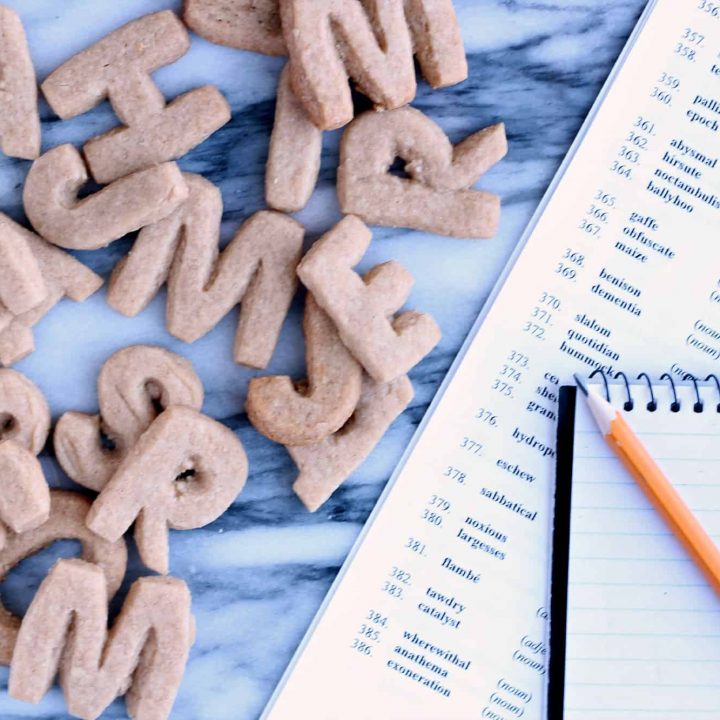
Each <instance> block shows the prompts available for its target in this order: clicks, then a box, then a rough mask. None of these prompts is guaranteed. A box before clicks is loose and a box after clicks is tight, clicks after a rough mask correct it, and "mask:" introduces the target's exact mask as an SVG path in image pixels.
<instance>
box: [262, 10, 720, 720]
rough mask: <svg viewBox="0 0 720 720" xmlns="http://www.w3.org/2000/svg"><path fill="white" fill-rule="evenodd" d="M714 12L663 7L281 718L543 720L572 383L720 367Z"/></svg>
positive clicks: (369, 537) (372, 530)
mask: <svg viewBox="0 0 720 720" xmlns="http://www.w3.org/2000/svg"><path fill="white" fill-rule="evenodd" d="M716 7H717V4H712V3H707V2H704V1H703V0H657V1H656V2H651V3H650V4H649V6H648V11H647V12H646V15H645V16H644V18H643V20H642V22H641V24H640V26H639V27H638V30H637V32H636V34H635V35H634V36H633V38H632V39H631V42H630V44H629V46H628V48H627V50H626V52H625V53H624V54H623V56H622V58H621V60H620V62H619V64H618V66H617V68H616V70H615V71H614V74H613V75H612V76H611V79H610V81H609V83H608V85H607V86H606V89H605V90H604V92H603V94H602V95H601V97H600V99H599V101H598V103H597V104H596V107H595V108H594V110H593V112H592V114H591V116H590V118H589V120H588V122H587V123H586V126H585V127H584V129H583V131H582V132H581V136H580V138H579V140H578V142H577V143H576V145H575V146H574V147H573V150H572V151H571V153H570V155H569V157H568V159H567V161H566V163H565V164H564V166H563V168H562V170H561V172H560V174H559V176H558V178H557V180H556V182H555V184H554V185H553V187H552V188H551V191H550V193H549V194H548V196H547V197H546V199H545V201H544V203H543V205H542V207H541V208H540V211H539V213H538V214H537V215H536V218H535V219H534V221H533V223H532V224H531V227H530V228H529V230H528V233H527V234H526V236H525V238H524V240H523V242H522V244H521V248H520V249H519V251H518V254H517V255H516V257H515V259H514V262H513V263H512V264H511V269H510V270H509V272H508V274H507V275H506V277H505V278H503V281H502V283H501V285H500V286H499V288H498V290H497V291H496V292H495V294H494V295H493V297H492V298H491V300H490V301H489V303H488V309H487V310H486V312H485V313H484V314H483V316H482V317H481V318H480V320H479V322H478V324H477V325H476V327H475V329H474V331H473V333H472V334H471V337H470V339H469V340H468V342H467V343H466V345H465V347H464V348H463V350H462V351H461V354H460V356H459V358H458V360H457V362H456V364H455V365H454V366H453V369H452V370H451V372H450V373H449V376H448V379H447V380H446V382H445V384H444V385H443V387H442V388H441V390H440V392H439V393H438V396H437V398H436V400H435V402H434V403H433V405H432V406H431V409H430V411H429V413H428V416H427V417H426V419H425V420H424V422H423V424H422V425H421V427H420V429H419V431H418V434H417V436H416V439H415V441H414V443H413V445H412V446H411V448H410V449H409V451H408V453H407V454H406V456H405V458H404V460H403V461H402V462H401V464H400V467H399V468H398V470H397V472H396V473H395V475H394V477H393V478H392V480H391V481H390V483H389V485H388V489H387V490H386V492H385V494H384V495H383V496H382V497H381V499H380V501H379V502H378V506H377V508H376V510H375V511H374V513H373V514H372V516H371V518H370V520H369V521H368V524H367V526H366V528H365V529H364V531H363V534H362V535H361V537H360V539H359V541H358V544H357V545H356V547H355V549H354V550H353V552H352V553H351V555H350V557H349V559H348V561H347V562H346V564H345V566H344V568H343V570H341V572H340V575H339V576H338V579H337V581H336V583H335V584H334V586H333V588H332V589H331V591H330V593H329V594H328V598H327V600H326V602H325V604H324V606H323V608H322V609H321V611H320V613H319V615H318V618H317V619H316V621H315V623H314V624H313V626H312V627H311V629H310V631H309V633H308V635H307V636H306V638H305V640H304V641H303V644H302V645H301V647H300V649H299V651H298V654H297V656H296V658H295V660H294V661H293V663H292V664H291V666H290V668H289V670H288V672H287V673H286V676H285V678H284V680H283V681H282V682H281V684H280V686H279V688H278V689H277V691H276V693H275V695H274V697H273V699H272V700H271V703H270V706H269V708H268V709H267V710H266V713H265V715H264V717H265V718H268V719H269V720H285V719H286V718H287V719H292V720H295V718H297V717H305V716H307V717H313V718H314V719H315V720H337V717H338V708H342V717H343V718H344V719H345V720H355V719H360V718H363V719H364V718H378V717H382V718H392V719H393V720H438V718H442V720H469V719H470V718H486V719H489V720H511V719H512V718H517V717H522V718H523V719H524V720H541V718H542V719H543V720H544V699H545V684H546V677H547V641H546V637H547V618H548V610H547V603H548V589H549V576H550V528H551V526H552V516H553V503H552V499H553V492H554V460H555V427H556V420H557V399H558V388H559V385H560V384H561V382H566V381H568V380H570V379H571V377H572V373H573V372H589V371H591V370H593V369H595V368H598V367H603V368H605V370H606V371H608V372H610V373H612V372H614V371H615V370H617V369H619V368H623V369H626V370H628V371H630V372H633V371H635V372H639V371H640V370H645V369H647V370H648V371H650V372H655V373H658V374H659V373H660V372H663V371H666V370H671V371H672V372H674V373H675V374H676V375H677V376H678V377H682V376H683V375H684V374H685V372H688V371H690V372H694V373H695V374H697V375H698V376H701V377H704V376H705V375H706V374H707V373H708V372H711V371H712V370H713V369H714V368H716V367H717V361H718V358H720V242H718V239H717V235H718V230H717V228H718V227H719V225H720V223H719V222H718V221H719V220H720V168H718V162H719V158H720V142H719V138H720V132H719V131H720V58H719V57H718V54H719V53H720V16H719V15H720V11H718V12H715V11H714V8H716ZM590 51H591V50H590V49H589V52H590Z"/></svg>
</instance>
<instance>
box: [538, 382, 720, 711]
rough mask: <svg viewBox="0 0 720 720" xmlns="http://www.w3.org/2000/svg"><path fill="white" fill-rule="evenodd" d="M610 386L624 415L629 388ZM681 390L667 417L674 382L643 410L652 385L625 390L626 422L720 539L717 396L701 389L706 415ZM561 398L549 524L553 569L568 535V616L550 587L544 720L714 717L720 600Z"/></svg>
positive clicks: (580, 412)
mask: <svg viewBox="0 0 720 720" xmlns="http://www.w3.org/2000/svg"><path fill="white" fill-rule="evenodd" d="M611 388H612V390H611V397H612V399H613V403H614V404H615V403H617V406H618V407H620V408H622V407H623V404H624V402H625V401H626V389H625V387H624V386H615V385H612V386H611ZM677 391H678V396H679V400H680V403H681V407H680V410H679V411H678V412H671V410H670V406H671V403H672V401H673V395H672V392H671V390H670V387H669V385H662V384H658V383H655V384H654V392H655V396H656V400H657V405H658V408H657V410H656V411H655V412H648V410H647V408H646V405H647V402H648V401H649V399H650V396H649V389H648V386H647V384H642V385H640V384H638V385H633V386H631V393H632V395H633V396H634V398H635V402H634V408H633V410H632V411H631V412H629V413H628V415H627V417H628V420H629V422H630V423H631V424H632V427H633V429H634V430H635V431H636V432H637V433H638V435H639V436H640V438H641V439H642V441H643V443H644V444H645V445H646V447H647V448H648V450H649V451H650V452H651V453H652V454H653V456H654V457H655V459H656V460H657V461H658V463H659V465H660V466H661V467H662V469H663V470H664V471H665V472H666V473H667V475H668V477H669V478H670V479H671V480H672V481H673V483H674V485H675V486H676V487H677V489H678V491H679V492H680V494H681V495H682V497H683V499H684V500H685V501H686V503H687V504H688V505H689V506H690V508H691V509H692V510H693V511H694V512H695V514H696V515H697V517H698V518H699V519H700V521H701V522H702V524H703V525H704V527H705V529H706V530H707V531H708V532H709V534H710V535H711V536H712V537H713V539H716V540H717V541H718V542H720V412H718V405H717V404H718V402H719V401H720V398H719V397H718V390H717V388H716V387H715V385H714V384H713V385H709V386H702V385H701V386H700V394H701V396H702V397H703V400H704V411H703V412H702V413H697V412H695V411H694V405H695V403H696V393H695V389H694V388H693V387H692V386H689V387H686V386H678V388H677ZM564 401H565V407H564V412H563V418H562V419H561V426H562V427H561V432H560V435H559V438H560V446H559V448H560V450H559V451H560V452H561V453H562V455H561V456H560V457H559V459H558V464H559V471H558V490H557V493H558V503H559V507H558V511H559V512H560V511H561V512H563V513H565V514H566V516H565V518H563V517H560V516H559V517H558V522H557V526H556V527H557V534H556V548H557V550H558V553H557V555H556V563H563V562H564V558H563V555H564V553H563V551H562V546H563V538H562V534H563V533H567V532H568V531H569V551H568V552H567V553H565V554H566V555H568V556H569V557H568V560H569V562H566V564H565V570H566V573H567V598H566V603H565V614H564V617H561V611H560V610H558V608H561V607H562V605H563V602H562V598H560V602H558V600H559V598H558V594H561V593H563V588H562V587H555V588H554V589H553V593H554V605H553V615H552V631H551V632H552V654H551V674H552V680H551V711H550V713H549V717H550V718H552V720H676V719H677V720H710V719H711V718H712V719H713V720H714V719H715V718H720V598H719V597H718V596H717V595H716V594H715V592H714V591H713V590H712V589H711V587H710V586H709V584H708V583H707V581H706V580H705V578H704V577H703V575H702V574H701V572H700V571H699V570H698V569H697V568H696V566H695V564H694V563H693V562H692V560H690V558H689V556H688V555H687V554H686V552H685V550H684V549H683V547H682V546H681V545H680V544H679V542H678V541H677V540H676V539H675V537H674V536H673V535H672V534H671V533H670V531H669V529H668V527H667V525H666V524H665V523H664V522H663V520H662V518H661V517H660V516H659V515H658V514H657V513H656V511H655V510H654V509H653V507H652V506H651V504H650V502H649V501H648V500H647V499H646V497H645V495H644V494H643V493H642V491H641V490H640V488H639V487H638V486H637V485H636V483H635V481H634V480H633V479H632V477H631V476H630V475H629V474H628V472H627V471H626V470H625V469H624V467H623V466H622V465H621V463H620V461H619V460H618V459H617V458H616V457H615V455H614V454H613V453H612V451H611V449H610V448H609V447H608V446H607V444H606V443H605V441H604V439H603V437H602V436H601V434H600V432H599V431H598V429H597V426H596V425H595V423H594V421H593V420H592V417H591V416H590V413H589V411H588V409H587V405H586V403H585V400H584V398H582V396H581V395H580V394H579V393H577V394H575V393H573V394H572V396H571V397H569V398H568V397H564ZM569 403H572V408H571V407H569V406H568V405H569ZM573 408H574V414H575V423H574V425H575V429H574V434H571V436H570V437H569V438H568V435H567V429H568V428H567V426H568V424H571V423H572V414H573V412H572V409H573ZM563 433H565V435H564V436H563ZM570 453H571V454H572V455H571V457H569V454H570ZM568 513H569V523H566V522H564V520H567V519H568V518H567V514H568ZM564 539H565V540H567V535H566V537H565V538H564ZM565 547H568V546H567V544H565ZM557 570H558V567H557V565H556V571H557ZM560 575H562V568H560ZM556 578H557V572H556ZM558 583H559V584H560V583H562V580H561V579H560V580H558ZM563 631H564V632H565V637H564V640H565V643H563V637H562V635H563ZM563 644H564V645H565V647H564V648H563ZM563 650H564V658H563V657H562V655H563ZM563 676H564V678H563ZM563 679H564V688H563V687H562V685H563V682H562V681H563ZM563 712H564V714H563Z"/></svg>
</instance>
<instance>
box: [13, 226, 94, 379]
mask: <svg viewBox="0 0 720 720" xmlns="http://www.w3.org/2000/svg"><path fill="white" fill-rule="evenodd" d="M3 243H8V244H10V245H11V246H14V247H15V249H16V250H17V248H18V247H20V248H21V251H20V253H19V255H15V254H13V255H12V256H11V257H6V256H4V255H3V254H2V252H0V275H2V277H3V278H5V277H6V275H5V273H6V272H7V274H8V275H11V274H12V272H13V270H12V268H13V266H14V267H16V268H17V267H18V265H17V263H18V261H21V262H22V263H23V265H24V269H25V272H26V273H28V275H27V277H28V278H29V277H33V278H36V277H37V276H36V275H35V269H37V270H39V273H40V277H41V279H42V282H43V285H44V287H45V295H44V297H43V299H42V300H41V302H40V303H39V304H37V305H34V306H32V307H30V308H28V309H27V310H25V311H24V312H20V313H19V314H15V313H13V312H12V311H11V310H10V309H9V308H8V305H6V304H5V300H4V297H3V299H2V300H1V302H2V305H5V307H3V306H2V305H0V366H2V365H5V366H7V365H12V364H13V363H16V362H18V361H19V360H21V359H22V358H24V357H25V356H26V355H29V354H30V353H31V352H32V351H33V350H34V348H35V343H34V340H33V334H32V330H31V328H32V326H33V325H35V324H36V323H37V322H39V321H40V320H41V319H42V318H43V317H45V315H46V314H47V313H48V311H49V310H50V309H51V308H52V307H53V306H54V305H55V304H56V303H57V302H58V301H59V300H60V299H61V298H63V297H65V296H67V297H69V298H71V299H72V300H75V301H76V302H82V301H83V300H86V299H87V298H88V297H90V295H92V294H93V293H94V292H95V291H96V290H97V289H98V288H99V287H100V286H101V285H102V278H100V277H99V276H98V275H96V274H95V273H94V272H92V271H91V270H90V269H89V268H86V267H85V266H84V265H83V264H82V263H79V262H78V261H77V260H75V258H73V257H72V256H71V255H68V254H67V253H65V252H63V251H62V250H59V249H58V248H56V247H53V246H52V245H50V244H49V243H47V242H45V240H43V239H42V238H40V237H38V236H37V235H35V233H31V232H30V231H28V230H26V229H25V228H23V227H21V226H20V225H18V224H17V223H15V222H13V221H12V220H11V219H10V218H9V217H7V216H6V215H3V214H2V213H0V245H3ZM23 248H24V249H27V250H28V251H29V254H26V253H25V252H24V250H23ZM11 250H12V248H11ZM4 282H5V281H4V279H0V287H3V286H4V287H5V288H6V289H9V290H11V289H12V286H11V285H4ZM33 284H34V283H33ZM0 292H1V291H0ZM35 292H37V287H35ZM38 294H39V293H38ZM35 297H37V295H35ZM31 298H32V299H34V298H33V291H32V290H31V291H29V292H28V293H26V294H25V297H24V300H23V301H22V302H21V303H19V304H18V297H17V296H16V298H15V307H16V309H19V307H20V306H22V305H27V304H29V303H30V302H31V301H32V300H31ZM10 304H12V301H11V302H10Z"/></svg>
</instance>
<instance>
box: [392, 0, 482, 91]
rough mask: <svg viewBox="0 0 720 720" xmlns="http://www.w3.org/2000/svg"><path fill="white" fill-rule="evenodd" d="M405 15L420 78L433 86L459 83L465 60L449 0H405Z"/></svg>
mask: <svg viewBox="0 0 720 720" xmlns="http://www.w3.org/2000/svg"><path fill="white" fill-rule="evenodd" d="M405 17H406V19H407V23H408V25H409V27H410V34H411V35H412V38H413V46H414V50H415V56H416V57H417V60H418V65H420V69H421V70H422V74H423V77H424V78H425V79H426V80H427V81H428V82H429V83H430V85H432V86H433V87H434V88H440V87H447V86H448V85H455V84H456V83H459V82H462V81H463V80H465V79H466V78H467V76H468V66H467V59H466V57H465V48H464V47H463V41H462V36H461V34H460V26H459V25H458V21H457V16H456V15H455V8H454V7H453V4H452V0H405Z"/></svg>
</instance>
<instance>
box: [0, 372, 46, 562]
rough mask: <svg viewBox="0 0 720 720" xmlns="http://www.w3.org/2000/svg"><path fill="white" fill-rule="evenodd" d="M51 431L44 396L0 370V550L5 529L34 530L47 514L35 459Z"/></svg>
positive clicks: (42, 478) (21, 379)
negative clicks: (49, 430)
mask: <svg viewBox="0 0 720 720" xmlns="http://www.w3.org/2000/svg"><path fill="white" fill-rule="evenodd" d="M49 427H50V410H49V409H48V406H47V403H46V402H45V398H44V397H43V395H42V393H41V392H40V391H39V390H38V389H37V387H35V385H33V383H31V382H30V381H29V380H28V379H27V378H26V377H24V376H22V375H21V374H20V373H18V372H15V371H14V370H0V550H2V548H3V547H4V545H5V541H6V533H7V531H6V527H9V528H10V529H11V530H13V531H14V532H16V533H22V532H25V531H27V530H33V529H34V528H36V527H38V525H41V524H42V523H43V522H45V520H47V518H48V515H49V513H50V490H49V488H48V485H47V482H46V481H45V475H44V474H43V471H42V468H41V467H40V463H39V462H38V461H37V459H36V458H35V456H36V455H37V454H38V453H39V452H40V450H42V447H43V445H45V440H46V438H47V434H48V429H49Z"/></svg>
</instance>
